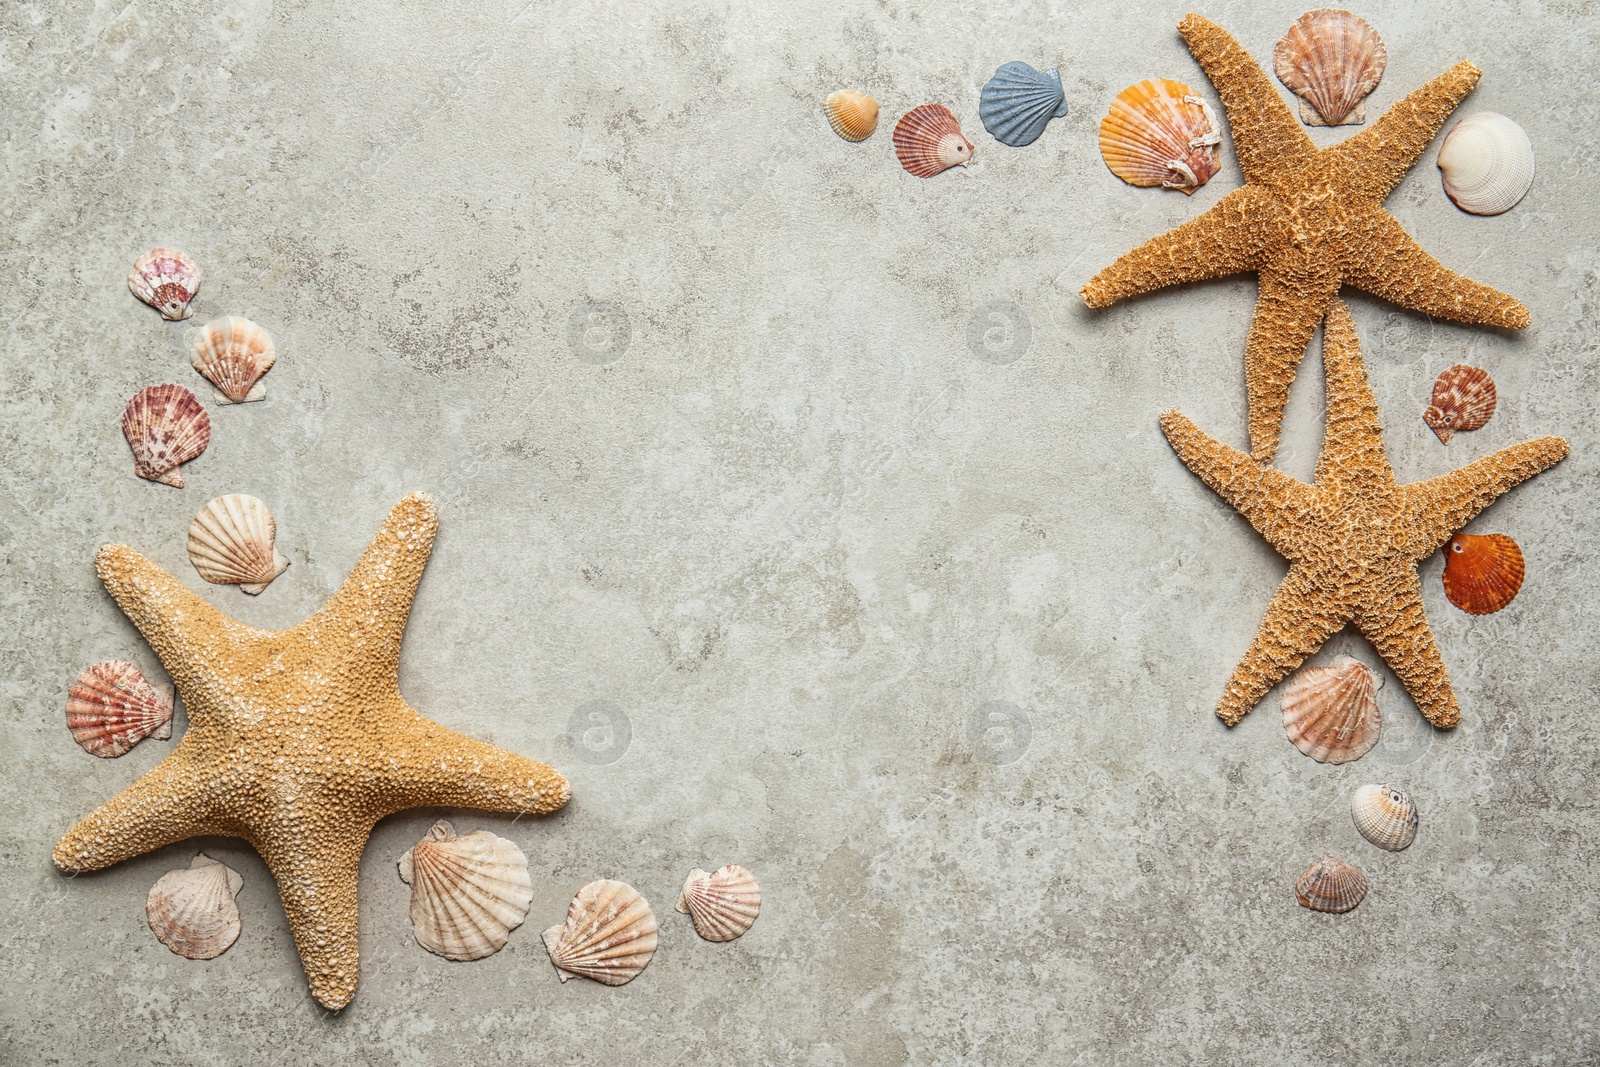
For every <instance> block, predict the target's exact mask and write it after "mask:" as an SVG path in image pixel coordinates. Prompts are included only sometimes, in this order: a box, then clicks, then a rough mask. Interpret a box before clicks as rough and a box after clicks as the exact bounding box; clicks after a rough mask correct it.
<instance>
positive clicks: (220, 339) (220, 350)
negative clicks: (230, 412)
mask: <svg viewBox="0 0 1600 1067" xmlns="http://www.w3.org/2000/svg"><path fill="white" fill-rule="evenodd" d="M189 345H190V348H191V349H192V351H191V353H190V355H189V362H190V363H192V364H193V365H194V369H195V370H197V371H199V372H200V373H201V374H203V375H204V376H205V378H206V380H207V381H209V382H210V383H211V384H212V385H214V386H216V390H215V395H216V398H217V400H218V402H220V403H223V404H247V403H249V402H250V401H252V400H260V399H261V398H262V397H264V396H266V395H267V391H266V389H265V388H264V387H263V386H262V384H261V381H260V378H261V376H262V375H263V374H265V373H267V371H269V370H271V369H272V364H273V363H275V362H276V361H277V359H278V352H277V349H275V348H274V347H273V345H272V337H271V336H270V335H269V334H268V333H267V331H266V330H263V329H262V328H261V327H260V326H257V325H256V324H255V323H253V322H251V321H250V320H249V319H247V318H245V317H243V316H242V315H224V316H223V317H222V318H220V319H212V320H211V321H210V322H208V323H206V324H205V325H204V326H202V327H201V328H200V329H198V330H195V331H194V332H193V333H192V334H190V336H189Z"/></svg>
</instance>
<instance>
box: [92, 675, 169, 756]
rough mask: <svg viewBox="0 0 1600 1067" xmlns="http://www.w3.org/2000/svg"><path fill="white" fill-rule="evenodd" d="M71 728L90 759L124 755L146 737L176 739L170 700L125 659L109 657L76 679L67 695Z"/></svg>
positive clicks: (167, 695) (167, 694) (160, 739)
mask: <svg viewBox="0 0 1600 1067" xmlns="http://www.w3.org/2000/svg"><path fill="white" fill-rule="evenodd" d="M67 729H69V730H71V731H72V739H73V740H74V741H76V742H78V744H79V745H81V746H83V750H84V751H85V752H87V753H89V754H90V755H92V756H99V757H101V758H102V759H110V758H111V757H113V756H120V755H122V754H123V753H124V752H127V751H128V750H129V749H131V748H133V746H134V745H137V744H138V743H139V742H140V741H143V740H144V739H145V738H147V737H154V738H155V739H157V740H158V741H163V740H166V739H167V738H169V737H171V736H172V696H171V694H170V693H163V692H161V691H160V690H158V689H156V688H155V687H154V686H152V685H151V684H150V683H149V682H147V681H145V679H144V675H142V674H140V673H139V668H138V667H135V666H134V665H133V664H131V663H129V662H127V661H126V660H120V659H108V660H105V661H104V662H102V663H96V664H94V665H93V666H92V667H89V668H88V669H86V670H85V671H84V672H83V673H82V674H80V675H78V680H77V681H75V682H73V683H72V688H71V689H70V690H68V691H67Z"/></svg>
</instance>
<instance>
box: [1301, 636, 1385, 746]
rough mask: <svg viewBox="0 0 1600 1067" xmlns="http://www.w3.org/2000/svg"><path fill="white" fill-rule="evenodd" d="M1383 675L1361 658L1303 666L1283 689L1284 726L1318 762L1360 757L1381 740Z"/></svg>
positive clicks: (1343, 658)
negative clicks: (1379, 705)
mask: <svg viewBox="0 0 1600 1067" xmlns="http://www.w3.org/2000/svg"><path fill="white" fill-rule="evenodd" d="M1377 679H1378V676H1377V674H1376V673H1375V672H1374V671H1373V670H1372V668H1371V667H1368V666H1367V665H1366V664H1365V663H1362V662H1361V661H1360V660H1355V659H1351V658H1349V657H1348V656H1346V657H1342V658H1341V659H1340V660H1339V661H1338V662H1336V663H1334V664H1333V665H1332V666H1329V667H1304V668H1302V669H1301V670H1299V671H1297V672H1296V673H1295V676H1294V677H1293V678H1292V679H1290V681H1289V684H1288V685H1287V686H1285V687H1284V690H1283V728H1284V731H1285V732H1286V733H1287V734H1288V735H1289V740H1290V741H1291V742H1293V743H1294V747H1295V748H1298V749H1299V750H1300V751H1301V752H1304V753H1305V754H1306V755H1308V756H1310V757H1311V758H1312V759H1314V760H1316V761H1317V762H1318V763H1349V762H1350V761H1351V760H1358V759H1360V758H1361V757H1362V756H1364V755H1366V754H1367V752H1368V751H1370V750H1371V748H1372V746H1373V745H1375V744H1377V743H1378V731H1379V729H1380V726H1381V716H1380V715H1379V714H1378V680H1377Z"/></svg>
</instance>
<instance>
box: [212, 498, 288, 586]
mask: <svg viewBox="0 0 1600 1067" xmlns="http://www.w3.org/2000/svg"><path fill="white" fill-rule="evenodd" d="M277 536H278V524H277V521H276V520H274V519H273V517H272V514H271V513H270V512H268V511H267V506H266V505H265V504H263V503H262V502H261V501H259V500H257V499H256V498H255V497H253V496H245V495H244V494H242V493H233V494H230V495H228V496H219V497H217V498H216V499H215V500H213V501H211V503H209V504H207V505H206V506H205V507H203V508H201V509H200V514H198V515H196V516H195V517H194V522H192V523H190V524H189V562H190V563H193V564H194V569H195V570H197V571H199V572H200V577H202V578H204V579H205V580H206V581H208V582H214V583H216V584H218V585H237V586H238V587H239V588H240V589H241V590H243V591H244V592H246V593H250V594H251V595H255V594H257V593H260V592H261V591H262V590H263V589H265V588H266V587H267V585H268V583H270V582H271V581H272V579H274V578H276V577H277V576H278V575H280V574H282V573H283V572H284V570H285V569H286V568H287V567H288V566H289V558H288V557H287V556H285V555H284V554H283V553H282V552H279V551H278V549H277V546H276V545H275V543H274V542H275V541H276V540H277Z"/></svg>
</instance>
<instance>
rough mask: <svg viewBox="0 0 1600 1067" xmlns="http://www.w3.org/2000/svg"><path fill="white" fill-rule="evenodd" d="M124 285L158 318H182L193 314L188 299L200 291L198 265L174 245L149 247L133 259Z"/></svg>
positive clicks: (171, 319) (170, 319) (173, 319)
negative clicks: (155, 312)
mask: <svg viewBox="0 0 1600 1067" xmlns="http://www.w3.org/2000/svg"><path fill="white" fill-rule="evenodd" d="M128 288H129V289H132V290H133V295H134V296H136V297H138V298H139V299H140V300H143V301H144V302H145V303H146V304H149V305H150V306H151V307H153V308H155V309H156V310H157V311H159V312H161V317H162V318H164V319H167V320H169V321H176V320H178V319H186V318H188V317H189V316H190V315H192V314H193V312H192V311H190V310H189V302H190V301H191V300H193V299H194V296H195V294H196V293H198V292H199V291H200V268H199V267H197V266H195V264H194V260H192V259H190V258H189V257H188V256H186V255H184V254H183V253H182V252H180V251H178V250H177V249H176V248H152V249H151V250H150V251H148V252H146V253H145V254H144V255H142V256H140V257H139V258H138V259H136V260H134V261H133V269H132V270H131V271H129V272H128Z"/></svg>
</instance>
